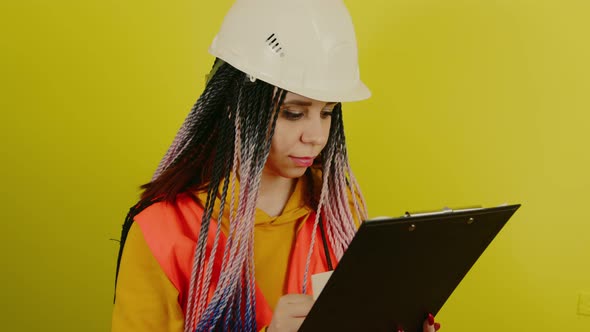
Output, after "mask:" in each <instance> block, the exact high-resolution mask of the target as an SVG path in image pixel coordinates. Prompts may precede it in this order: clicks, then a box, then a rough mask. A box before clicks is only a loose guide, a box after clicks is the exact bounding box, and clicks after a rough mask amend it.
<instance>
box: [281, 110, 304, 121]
mask: <svg viewBox="0 0 590 332" xmlns="http://www.w3.org/2000/svg"><path fill="white" fill-rule="evenodd" d="M283 116H284V117H285V119H287V120H298V119H301V118H302V117H303V113H299V112H293V111H290V110H283Z"/></svg>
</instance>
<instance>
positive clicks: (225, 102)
mask: <svg viewBox="0 0 590 332" xmlns="http://www.w3.org/2000/svg"><path fill="white" fill-rule="evenodd" d="M286 94H287V91H286V90H283V89H280V88H275V87H274V86H273V85H270V84H268V83H266V82H263V81H261V80H256V79H252V78H251V77H249V76H248V75H246V74H245V73H243V72H241V71H239V70H238V69H236V68H234V67H233V66H231V65H230V64H228V63H225V62H223V61H221V60H219V59H217V60H216V61H215V63H214V66H213V69H212V73H211V74H210V76H209V81H208V82H207V85H206V87H205V90H204V92H203V94H202V95H201V96H200V97H199V99H198V100H197V102H196V103H195V105H194V106H193V108H192V109H191V111H190V113H189V115H188V116H187V118H186V120H185V122H184V123H183V125H182V127H181V128H180V130H179V132H178V134H177V135H176V137H175V139H174V141H173V143H172V145H171V146H170V148H169V149H168V151H167V153H166V154H165V156H164V158H163V159H162V161H161V162H160V164H159V166H158V168H157V171H156V172H155V174H154V176H153V178H152V181H151V182H150V183H148V184H146V185H144V186H142V188H143V189H144V192H143V193H142V195H141V200H140V201H139V203H138V204H137V205H135V206H134V207H133V208H132V209H131V210H130V212H129V214H128V215H127V218H126V220H125V223H124V225H123V231H122V234H121V247H120V251H119V257H118V261H117V271H118V269H119V265H120V262H121V255H122V251H123V246H124V244H125V239H126V237H127V233H128V232H129V229H130V227H131V224H132V223H133V217H134V216H135V215H137V214H138V213H139V212H141V211H142V210H143V209H145V208H146V207H148V206H149V205H151V204H153V203H154V202H157V201H168V202H175V200H176V198H177V196H178V195H179V194H182V193H186V192H197V191H200V192H206V193H207V199H206V202H204V212H203V217H202V220H201V227H200V231H199V236H198V239H197V243H196V247H195V253H194V260H193V265H192V266H193V268H192V271H191V277H190V288H189V293H188V297H187V304H186V308H187V309H186V316H185V328H184V330H185V332H192V331H210V330H232V331H233V330H250V331H252V330H257V327H256V311H255V307H256V298H255V277H254V233H253V231H252V230H253V229H254V215H255V210H256V201H257V198H258V189H259V185H260V179H261V175H262V171H263V168H264V165H265V163H266V160H267V158H268V155H269V152H270V145H271V141H272V137H273V135H274V128H275V125H276V122H277V118H278V115H279V112H280V110H281V105H282V104H283V101H284V99H285V96H286ZM318 159H319V162H320V165H321V166H320V167H321V170H322V181H321V183H319V184H314V183H313V181H311V182H310V183H311V188H310V189H309V193H310V195H309V197H308V200H307V201H308V204H309V205H310V207H312V208H314V209H315V210H316V212H317V213H316V216H317V217H316V220H315V223H314V232H313V234H314V236H313V237H312V241H311V243H310V248H309V251H308V252H309V253H308V256H307V263H306V269H305V274H304V276H303V277H304V279H303V280H304V282H303V284H304V286H303V289H302V292H303V293H305V292H306V289H307V284H308V279H309V276H308V272H309V265H310V260H311V253H312V250H311V249H312V248H313V245H314V242H315V234H316V232H315V230H316V229H317V227H318V225H319V223H320V222H322V223H323V225H324V227H325V234H326V235H327V238H328V241H329V243H330V245H331V248H332V250H333V251H334V254H335V256H336V258H337V259H340V257H341V256H342V254H343V253H344V251H345V250H346V248H347V246H348V244H349V243H350V240H352V237H353V236H354V233H355V230H356V225H355V220H359V221H360V220H365V219H366V218H367V212H366V211H367V209H366V205H365V203H364V199H363V197H362V194H361V192H360V188H359V186H358V183H357V181H356V179H355V177H354V175H353V173H352V171H351V168H350V164H349V161H348V155H347V152H346V144H345V137H344V127H343V121H342V105H341V104H340V103H338V104H337V105H336V106H335V108H334V110H333V112H332V120H331V127H330V133H329V137H328V142H327V144H326V146H325V148H324V150H323V151H322V152H321V154H320V156H319V157H318ZM310 174H311V173H310V170H309V169H308V170H307V172H306V175H307V176H308V177H309V178H311V179H312V177H311V175H310ZM238 176H239V182H240V185H239V192H236V182H237V181H238V180H237V177H238ZM314 186H316V187H317V189H318V190H314ZM320 188H321V189H320ZM220 191H221V194H220V197H219V198H218V194H219V192H220ZM315 192H317V193H318V194H317V195H314V193H315ZM228 193H229V195H228ZM228 196H229V201H228ZM216 199H219V204H220V209H219V215H218V216H213V215H212V214H213V207H214V204H215V200H216ZM350 200H351V201H352V204H350ZM226 205H228V206H229V210H230V216H229V219H230V220H229V230H228V234H227V241H226V245H225V248H221V249H220V248H218V247H219V238H220V232H221V227H217V230H216V233H215V240H214V244H213V248H212V250H211V252H210V253H207V252H206V245H207V234H208V230H209V226H210V223H211V220H212V219H216V220H221V218H222V213H223V211H224V208H225V207H226ZM320 216H321V218H320ZM321 219H323V220H321ZM320 220H321V221H320ZM217 250H223V261H222V267H221V272H220V275H219V280H218V281H217V286H216V287H215V289H214V292H213V295H212V297H211V299H210V300H209V301H207V299H208V293H209V292H208V290H209V288H210V287H211V279H212V267H213V264H212V261H213V259H214V258H215V257H216V256H215V255H216V252H217ZM206 262H210V264H206Z"/></svg>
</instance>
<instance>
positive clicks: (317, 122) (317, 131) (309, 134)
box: [301, 117, 326, 145]
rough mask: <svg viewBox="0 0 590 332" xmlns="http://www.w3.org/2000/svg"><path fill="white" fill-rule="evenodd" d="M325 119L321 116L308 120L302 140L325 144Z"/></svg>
mask: <svg viewBox="0 0 590 332" xmlns="http://www.w3.org/2000/svg"><path fill="white" fill-rule="evenodd" d="M323 121H325V120H323V119H321V118H320V117H318V118H313V119H310V120H309V121H307V123H306V124H305V127H304V129H303V133H302V135H301V141H302V142H303V143H308V144H315V145H319V144H323V143H324V142H325V140H326V133H325V130H324V123H323Z"/></svg>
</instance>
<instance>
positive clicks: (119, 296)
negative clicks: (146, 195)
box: [111, 224, 184, 332]
mask: <svg viewBox="0 0 590 332" xmlns="http://www.w3.org/2000/svg"><path fill="white" fill-rule="evenodd" d="M115 293H116V301H115V305H114V309H113V317H112V329H111V331H112V332H135V331H141V332H152V331H153V332H156V331H157V332H182V331H183V324H184V318H183V314H182V309H181V308H180V305H179V303H178V291H177V290H176V288H175V287H174V285H173V284H172V282H170V280H169V279H168V277H167V276H166V274H165V273H164V271H163V270H162V268H161V267H160V265H159V264H158V262H157V261H156V258H155V257H154V256H153V254H152V252H151V251H150V249H149V247H148V245H147V243H146V241H145V239H144V237H143V234H142V232H141V228H139V226H137V225H136V224H133V225H132V226H131V229H130V230H129V234H128V235H127V241H126V242H125V247H124V249H123V256H122V258H121V266H120V268H119V277H118V281H117V288H116V291H115Z"/></svg>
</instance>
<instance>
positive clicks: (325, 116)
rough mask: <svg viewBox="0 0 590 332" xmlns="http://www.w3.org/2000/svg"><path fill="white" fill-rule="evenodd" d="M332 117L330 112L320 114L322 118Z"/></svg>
mask: <svg viewBox="0 0 590 332" xmlns="http://www.w3.org/2000/svg"><path fill="white" fill-rule="evenodd" d="M331 116H332V111H323V112H322V118H324V119H325V118H329V117H331Z"/></svg>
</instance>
